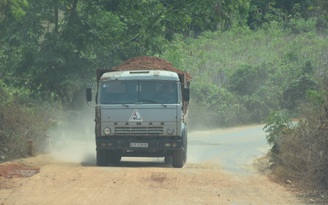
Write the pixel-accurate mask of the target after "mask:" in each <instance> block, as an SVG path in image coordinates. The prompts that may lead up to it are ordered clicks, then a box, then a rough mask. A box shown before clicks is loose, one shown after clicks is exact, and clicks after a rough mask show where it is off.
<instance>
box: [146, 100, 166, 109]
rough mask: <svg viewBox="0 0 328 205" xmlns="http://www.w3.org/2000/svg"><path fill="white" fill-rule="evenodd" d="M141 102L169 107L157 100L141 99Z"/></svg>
mask: <svg viewBox="0 0 328 205" xmlns="http://www.w3.org/2000/svg"><path fill="white" fill-rule="evenodd" d="M140 102H150V103H155V104H161V105H162V106H164V107H167V105H165V104H163V103H161V102H157V101H155V100H149V99H141V100H140Z"/></svg>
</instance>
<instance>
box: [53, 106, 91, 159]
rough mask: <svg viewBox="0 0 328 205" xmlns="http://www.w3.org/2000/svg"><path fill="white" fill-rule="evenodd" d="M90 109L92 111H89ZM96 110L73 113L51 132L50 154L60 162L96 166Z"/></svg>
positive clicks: (67, 115) (67, 114) (69, 113)
mask: <svg viewBox="0 0 328 205" xmlns="http://www.w3.org/2000/svg"><path fill="white" fill-rule="evenodd" d="M87 109H90V110H87ZM93 112H94V109H92V108H86V110H85V111H79V112H75V111H71V112H68V113H66V114H65V116H66V117H64V120H63V121H62V122H61V123H60V125H59V126H58V127H57V128H56V129H54V130H51V131H50V132H49V137H50V139H49V152H50V154H51V155H52V156H53V157H54V158H55V159H58V160H60V161H65V162H72V163H81V164H84V165H95V164H96V159H95V147H96V145H95V137H94V113H93Z"/></svg>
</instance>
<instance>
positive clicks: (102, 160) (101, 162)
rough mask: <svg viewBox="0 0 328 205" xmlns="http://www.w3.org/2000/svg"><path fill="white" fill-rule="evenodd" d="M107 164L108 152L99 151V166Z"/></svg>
mask: <svg viewBox="0 0 328 205" xmlns="http://www.w3.org/2000/svg"><path fill="white" fill-rule="evenodd" d="M106 165H107V152H106V151H104V150H98V151H97V166H106Z"/></svg>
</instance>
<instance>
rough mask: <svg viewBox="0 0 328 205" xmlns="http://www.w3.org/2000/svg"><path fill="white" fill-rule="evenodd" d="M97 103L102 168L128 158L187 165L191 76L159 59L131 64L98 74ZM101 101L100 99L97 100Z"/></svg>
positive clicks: (147, 58)
mask: <svg viewBox="0 0 328 205" xmlns="http://www.w3.org/2000/svg"><path fill="white" fill-rule="evenodd" d="M96 75H97V89H96V90H97V91H96V94H95V95H93V94H92V88H87V89H86V96H87V101H88V102H90V101H93V98H95V104H94V105H95V106H94V107H95V141H96V160H97V166H107V165H110V164H116V163H119V162H120V161H121V158H122V157H156V158H161V157H163V158H164V163H166V164H168V165H170V166H173V167H175V168H181V167H183V166H184V164H185V162H186V160H187V142H188V139H187V114H188V105H189V98H190V94H189V93H190V92H189V86H190V82H191V77H190V75H189V74H188V73H186V72H183V71H181V70H178V69H176V68H174V67H173V66H172V64H171V63H169V62H168V61H165V60H164V59H161V58H158V57H150V56H142V57H137V58H133V59H130V60H128V61H126V62H125V63H123V64H121V65H120V66H118V67H114V68H111V69H97V70H96ZM93 96H95V97H93Z"/></svg>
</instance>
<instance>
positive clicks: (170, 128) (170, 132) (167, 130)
mask: <svg viewBox="0 0 328 205" xmlns="http://www.w3.org/2000/svg"><path fill="white" fill-rule="evenodd" d="M166 133H167V134H169V135H172V134H173V133H174V128H172V127H169V128H166Z"/></svg>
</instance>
